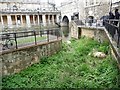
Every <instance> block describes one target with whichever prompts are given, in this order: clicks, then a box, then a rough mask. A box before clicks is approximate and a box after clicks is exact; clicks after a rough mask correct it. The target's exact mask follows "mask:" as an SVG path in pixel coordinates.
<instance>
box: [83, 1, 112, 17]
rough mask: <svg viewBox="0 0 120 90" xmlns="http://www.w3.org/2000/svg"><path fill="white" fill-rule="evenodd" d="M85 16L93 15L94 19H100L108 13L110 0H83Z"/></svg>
mask: <svg viewBox="0 0 120 90" xmlns="http://www.w3.org/2000/svg"><path fill="white" fill-rule="evenodd" d="M84 9H85V17H86V18H88V17H89V16H93V17H94V19H100V18H101V17H102V16H105V15H108V14H109V10H110V0H104V1H103V0H85V7H84Z"/></svg>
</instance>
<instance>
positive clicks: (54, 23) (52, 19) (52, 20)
mask: <svg viewBox="0 0 120 90" xmlns="http://www.w3.org/2000/svg"><path fill="white" fill-rule="evenodd" d="M52 23H53V25H54V24H55V22H54V15H52Z"/></svg>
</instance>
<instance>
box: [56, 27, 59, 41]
mask: <svg viewBox="0 0 120 90" xmlns="http://www.w3.org/2000/svg"><path fill="white" fill-rule="evenodd" d="M56 35H57V40H58V35H59V34H58V30H57V29H56Z"/></svg>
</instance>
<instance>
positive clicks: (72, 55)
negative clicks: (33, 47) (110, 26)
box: [2, 38, 120, 88]
mask: <svg viewBox="0 0 120 90" xmlns="http://www.w3.org/2000/svg"><path fill="white" fill-rule="evenodd" d="M71 42H72V43H71V44H65V43H64V44H63V49H62V50H61V51H60V52H59V53H57V54H55V55H52V56H51V57H44V58H42V59H41V60H40V63H38V64H34V65H32V66H31V67H29V68H27V69H25V70H23V71H21V72H20V73H19V74H15V75H11V76H7V77H4V78H3V79H2V81H3V84H2V85H3V87H4V88H21V87H22V88H119V87H120V72H119V70H118V67H117V64H116V62H115V60H113V59H112V57H111V55H110V53H109V45H108V44H107V43H103V44H100V43H98V42H96V41H93V40H92V39H88V38H81V39H80V40H71ZM93 48H94V49H97V50H98V51H103V52H105V53H106V54H107V57H106V58H104V59H100V58H94V57H92V56H90V55H88V54H89V53H90V52H91V51H92V50H93Z"/></svg>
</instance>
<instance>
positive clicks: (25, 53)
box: [0, 40, 62, 75]
mask: <svg viewBox="0 0 120 90" xmlns="http://www.w3.org/2000/svg"><path fill="white" fill-rule="evenodd" d="M61 44H62V41H61V40H56V41H52V42H48V43H44V44H39V45H34V46H30V47H27V48H22V49H19V50H14V51H9V52H5V53H2V54H1V55H0V60H1V61H2V75H11V74H14V73H18V72H20V71H21V70H23V69H25V68H27V67H28V66H30V65H32V64H35V63H38V62H40V59H41V58H42V57H44V56H50V55H52V54H55V53H56V52H58V51H59V50H60V49H61Z"/></svg>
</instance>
